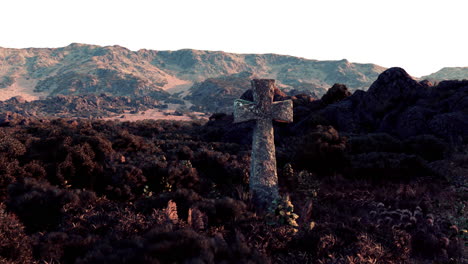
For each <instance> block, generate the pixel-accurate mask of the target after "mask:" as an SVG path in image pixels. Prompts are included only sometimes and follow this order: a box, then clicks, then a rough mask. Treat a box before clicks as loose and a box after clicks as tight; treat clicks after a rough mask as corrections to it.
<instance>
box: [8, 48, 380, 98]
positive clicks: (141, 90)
mask: <svg viewBox="0 0 468 264" xmlns="http://www.w3.org/2000/svg"><path fill="white" fill-rule="evenodd" d="M0 61H1V62H2V64H1V65H0V89H1V93H0V94H1V96H0V100H6V99H9V98H11V97H14V96H17V95H21V96H22V97H23V98H25V99H26V100H34V99H38V98H39V97H41V96H48V95H58V94H62V95H78V94H85V93H102V92H106V93H110V94H112V95H118V96H122V95H125V96H144V95H150V96H153V97H156V98H157V99H164V98H167V97H169V96H170V94H176V95H179V96H180V97H183V96H187V95H188V97H187V98H196V97H197V94H199V91H197V88H199V87H200V83H202V82H203V81H205V80H207V79H208V78H219V77H221V76H229V75H234V76H235V75H236V74H240V75H241V76H242V74H241V73H243V72H249V73H250V74H251V75H252V76H255V77H259V78H274V79H276V80H277V81H278V85H279V87H280V88H282V89H283V90H291V89H296V90H305V91H309V92H315V93H317V94H323V93H324V92H325V91H326V89H328V88H329V87H331V86H332V85H333V84H334V83H345V84H347V85H348V87H349V88H350V89H358V88H360V89H366V88H367V87H369V85H370V84H371V83H372V82H373V81H374V80H375V79H376V78H377V76H378V74H379V73H381V72H382V71H383V70H385V69H384V68H382V67H380V66H377V65H374V64H357V63H350V62H348V61H346V60H341V61H316V60H308V59H304V58H297V57H292V56H283V55H276V54H262V55H259V54H232V53H226V52H221V51H199V50H178V51H155V50H139V51H130V50H128V49H126V48H124V47H120V46H107V47H101V46H95V45H85V44H71V45H69V46H67V47H63V48H55V49H49V48H41V49H37V48H29V49H8V48H0ZM234 79H235V80H234V83H230V84H228V86H229V85H231V86H233V85H236V84H237V79H236V78H234ZM230 80H233V79H232V78H230V79H229V78H228V79H226V80H225V83H229V82H230ZM193 85H195V86H194V87H193V88H192V89H191V90H189V88H190V87H192V86H193ZM218 87H225V86H223V85H218ZM223 89H224V88H223ZM206 92H207V93H211V92H212V91H204V93H206Z"/></svg>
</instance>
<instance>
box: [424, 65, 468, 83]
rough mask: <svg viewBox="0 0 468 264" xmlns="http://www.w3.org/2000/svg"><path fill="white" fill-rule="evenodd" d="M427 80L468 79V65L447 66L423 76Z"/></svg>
mask: <svg viewBox="0 0 468 264" xmlns="http://www.w3.org/2000/svg"><path fill="white" fill-rule="evenodd" d="M421 78H422V79H427V80H436V81H437V80H468V67H445V68H442V69H441V70H440V71H437V72H435V73H432V74H430V75H427V76H423V77H421Z"/></svg>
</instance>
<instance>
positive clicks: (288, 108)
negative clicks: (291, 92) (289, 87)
mask: <svg viewBox="0 0 468 264" xmlns="http://www.w3.org/2000/svg"><path fill="white" fill-rule="evenodd" d="M271 118H272V119H273V120H275V121H277V122H284V123H291V122H292V121H293V101H292V100H285V101H277V102H273V104H272V106H271Z"/></svg>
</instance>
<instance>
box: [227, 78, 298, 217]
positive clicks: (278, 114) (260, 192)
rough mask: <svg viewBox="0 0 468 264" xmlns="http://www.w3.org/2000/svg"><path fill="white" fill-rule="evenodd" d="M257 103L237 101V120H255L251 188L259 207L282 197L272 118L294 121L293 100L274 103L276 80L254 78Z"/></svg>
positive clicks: (235, 103)
mask: <svg viewBox="0 0 468 264" xmlns="http://www.w3.org/2000/svg"><path fill="white" fill-rule="evenodd" d="M252 91H253V99H254V102H250V101H246V100H236V101H235V102H234V122H235V123H237V122H245V121H249V120H255V121H256V123H255V127H254V131H253V140H252V156H251V168H250V190H251V192H252V194H253V199H254V202H255V203H256V204H257V206H258V207H259V208H266V207H267V206H268V205H269V203H270V202H271V201H273V200H274V199H276V198H278V196H279V194H278V177H277V174H276V155H275V145H274V134H273V123H272V120H278V121H281V122H292V121H293V109H292V108H293V103H292V101H291V100H287V101H280V102H273V97H274V94H275V85H274V80H271V79H254V80H252Z"/></svg>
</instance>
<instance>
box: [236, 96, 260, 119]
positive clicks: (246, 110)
mask: <svg viewBox="0 0 468 264" xmlns="http://www.w3.org/2000/svg"><path fill="white" fill-rule="evenodd" d="M258 117H259V114H258V110H257V106H256V104H255V103H254V102H250V101H246V100H242V99H237V100H235V101H234V123H240V122H245V121H249V120H253V119H257V118H258Z"/></svg>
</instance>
